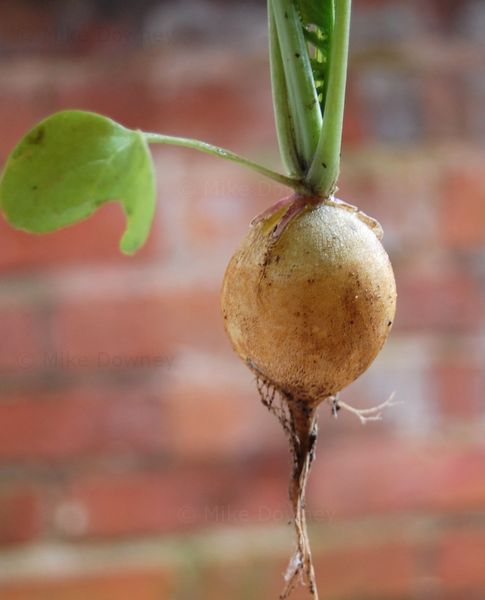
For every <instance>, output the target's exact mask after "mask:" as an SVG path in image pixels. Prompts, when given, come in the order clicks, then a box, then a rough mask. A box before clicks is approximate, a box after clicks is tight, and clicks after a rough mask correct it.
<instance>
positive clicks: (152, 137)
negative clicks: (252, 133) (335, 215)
mask: <svg viewBox="0 0 485 600" xmlns="http://www.w3.org/2000/svg"><path fill="white" fill-rule="evenodd" d="M142 135H143V136H144V138H145V140H146V141H147V143H148V144H168V145H171V146H182V147H184V148H192V149H194V150H199V151H200V152H205V153H206V154H211V155H212V156H218V157H219V158H225V159H226V160H231V161H232V162H236V163H238V164H240V165H243V166H245V167H248V168H249V169H251V170H253V171H256V172H257V173H260V174H261V175H264V176H265V177H268V178H269V179H272V180H273V181H277V182H278V183H281V184H283V185H286V186H288V187H290V188H292V189H294V190H295V191H296V192H307V191H308V190H307V188H306V187H305V185H304V184H303V183H302V181H301V180H300V179H295V178H293V177H286V176H285V175H281V174H280V173H276V172H275V171H272V170H271V169H267V168H266V167H263V166H262V165H260V164H258V163H255V162H253V161H252V160H249V159H247V158H244V157H243V156H239V154H235V153H234V152H231V151H230V150H226V149H225V148H219V146H214V145H212V144H208V143H207V142H202V141H200V140H193V139H190V138H183V137H176V136H173V135H164V134H162V133H147V132H142Z"/></svg>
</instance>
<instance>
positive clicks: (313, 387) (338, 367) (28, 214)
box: [0, 0, 396, 599]
mask: <svg viewBox="0 0 485 600" xmlns="http://www.w3.org/2000/svg"><path fill="white" fill-rule="evenodd" d="M350 11H351V0H268V19H269V41H270V64H271V80H272V89H273V102H274V111H275V120H276V129H277V135H278V143H279V148H280V153H281V158H282V161H283V163H284V165H285V167H286V171H287V174H286V175H283V174H280V173H277V172H275V171H272V170H271V169H268V168H266V167H264V166H262V165H259V164H257V163H255V162H253V161H251V160H249V159H246V158H243V157H241V156H239V155H237V154H235V153H234V152H231V151H229V150H226V149H223V148H219V147H217V146H214V145H212V144H208V143H206V142H202V141H199V140H193V139H187V138H180V137H174V136H167V135H164V134H160V133H148V132H142V131H133V130H130V129H127V128H125V127H123V126H122V125H120V124H118V123H115V122H114V121H112V120H111V119H108V118H106V117H103V116H101V115H97V114H94V113H87V112H82V111H64V112H61V113H57V114H55V115H53V116H51V117H49V118H47V119H45V120H44V121H42V122H41V123H39V124H38V125H37V126H36V127H34V128H33V129H32V130H31V131H30V132H29V133H28V134H27V135H26V136H25V137H24V138H23V139H22V140H21V141H20V142H19V144H18V145H17V146H16V148H15V149H14V150H13V152H12V153H11V155H10V156H9V158H8V160H7V164H6V166H5V170H4V172H3V174H2V178H1V181H0V207H1V209H2V211H3V213H4V214H5V216H6V218H7V220H8V221H9V222H10V223H11V224H12V225H13V226H14V227H17V228H20V229H24V230H26V231H30V232H34V233H45V232H48V231H53V230H55V229H59V228H60V227H64V226H66V225H69V224H71V223H74V222H76V221H79V220H81V219H83V218H86V217H87V216H89V215H90V214H91V213H92V212H94V211H95V210H96V209H97V208H98V207H99V206H100V205H101V204H103V203H105V202H108V201H111V200H113V199H117V200H118V201H119V202H121V204H122V207H123V209H124V211H125V213H126V217H127V228H126V232H125V234H124V236H123V238H122V240H121V249H122V251H123V252H125V253H127V254H132V253H134V252H135V251H136V250H137V249H138V248H139V247H140V246H141V245H142V244H143V243H144V241H145V239H146V237H147V235H148V232H149V230H150V226H151V222H152V219H153V212H154V206H155V183H154V169H153V165H152V162H151V156H150V153H149V150H148V145H149V144H174V145H178V146H183V147H187V148H193V149H196V150H200V151H202V152H206V153H209V154H212V155H214V156H218V157H221V158H225V159H227V160H231V161H235V162H238V163H239V164H242V165H243V166H246V167H248V168H250V169H253V170H255V171H257V172H258V173H260V174H262V175H263V176H266V177H269V178H271V179H273V180H275V181H278V182H279V183H283V184H284V185H287V186H288V187H289V188H291V189H292V190H293V194H292V195H291V196H289V197H287V198H284V199H283V200H280V201H279V202H277V203H276V204H274V205H273V206H272V207H270V208H269V209H268V210H266V211H265V212H264V213H263V214H261V215H260V216H259V217H256V218H255V219H254V221H253V223H252V224H251V227H250V229H249V231H248V233H247V235H246V236H245V237H244V239H243V240H242V242H241V244H240V246H239V248H238V249H237V250H236V252H235V254H234V256H233V257H232V259H231V261H230V263H229V265H228V267H227V271H226V274H225V277H224V282H223V286H222V293H221V304H222V313H223V316H224V323H225V328H226V331H227V333H228V335H229V338H230V340H231V342H232V345H233V347H234V349H235V351H236V352H237V353H238V355H239V356H240V357H241V359H242V360H243V361H244V362H245V363H246V364H247V366H248V367H249V368H250V369H251V371H252V372H253V374H254V375H255V377H256V383H257V388H258V391H259V394H260V396H261V399H262V401H263V403H264V404H265V405H266V406H267V407H268V408H269V409H270V410H271V412H273V413H274V414H275V415H276V416H277V417H278V419H279V420H280V422H281V424H282V426H283V428H284V431H285V432H286V434H287V435H288V438H289V442H290V449H291V452H292V455H293V473H292V477H291V480H290V500H291V505H292V509H293V513H294V525H295V529H296V534H297V548H296V551H295V554H294V555H293V558H292V559H291V561H290V564H289V567H288V571H287V573H286V585H285V588H284V591H283V593H282V595H281V598H283V599H285V598H287V597H288V596H289V594H290V592H291V591H292V590H293V588H294V586H295V584H296V582H297V581H298V579H299V578H300V579H301V580H302V582H303V583H304V584H307V585H308V588H309V590H310V592H311V594H312V595H313V596H314V597H315V598H317V597H318V593H317V588H316V584H315V574H314V570H313V565H312V558H311V551H310V547H309V543H308V535H307V528H306V521H305V510H304V506H305V486H306V481H307V478H308V474H309V470H310V466H311V463H312V461H313V459H314V457H315V448H316V440H317V410H318V407H319V405H321V404H322V403H323V402H327V403H329V404H330V406H331V409H332V412H333V414H334V415H336V414H337V411H338V410H339V409H341V408H343V409H346V410H348V411H350V412H352V413H354V414H356V415H357V416H358V417H359V418H360V420H361V421H362V422H366V421H367V420H372V419H378V418H379V417H380V413H381V411H382V409H383V408H384V407H385V406H388V405H390V404H392V398H390V399H389V400H388V401H387V402H384V403H383V404H381V405H379V406H376V407H374V408H372V409H367V410H358V409H356V408H353V407H352V406H349V405H347V404H346V403H344V402H342V401H341V400H340V399H339V398H338V396H337V394H338V393H339V392H340V390H342V389H343V388H344V387H345V386H347V385H348V384H350V383H351V382H352V381H354V380H355V379H356V378H357V377H358V376H359V375H360V374H361V373H363V372H364V371H365V370H366V369H367V368H368V366H369V365H370V364H371V362H372V361H373V360H374V358H375V357H376V356H377V354H378V352H379V350H380V349H381V348H382V346H383V344H384V342H385V341H386V338H387V336H388V334H389V331H390V329H391V326H392V323H393V321H394V313H395V307H396V287H395V281H394V275H393V271H392V267H391V264H390V262H389V258H388V256H387V254H386V252H385V250H384V248H383V246H382V244H381V241H380V240H381V238H382V229H381V227H380V226H379V224H378V223H377V221H375V220H374V219H372V218H371V217H369V216H367V215H365V214H364V213H363V212H361V211H360V210H359V209H358V208H356V207H355V206H352V205H350V204H347V203H346V202H343V201H341V200H338V199H337V198H336V197H335V193H336V191H337V179H338V176H339V169H340V149H341V137H342V124H343V110H344V98H345V85H346V72H347V54H348V40H349V26H350Z"/></svg>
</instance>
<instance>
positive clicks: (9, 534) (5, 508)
mask: <svg viewBox="0 0 485 600" xmlns="http://www.w3.org/2000/svg"><path fill="white" fill-rule="evenodd" d="M40 519H41V514H40V504H39V499H38V496H37V494H36V493H35V492H34V491H33V490H32V489H30V488H27V487H25V488H16V487H11V488H9V489H7V488H4V489H2V490H0V544H12V543H20V542H22V543H23V542H28V541H31V540H33V539H34V538H35V537H37V535H38V534H39V532H40Z"/></svg>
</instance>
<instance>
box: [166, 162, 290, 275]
mask: <svg viewBox="0 0 485 600" xmlns="http://www.w3.org/2000/svg"><path fill="white" fill-rule="evenodd" d="M183 166H184V168H185V169H186V170H187V171H190V177H187V178H182V180H181V181H180V182H177V183H179V184H180V185H178V184H177V187H175V189H174V191H173V195H174V196H173V197H175V198H178V201H179V202H181V201H182V200H183V207H184V213H183V218H184V221H183V227H181V231H180V233H179V235H180V236H184V239H185V244H184V249H185V250H190V251H191V252H192V253H193V254H194V256H196V257H198V258H199V257H200V256H201V254H207V252H211V254H210V259H211V261H213V262H215V261H216V260H218V258H219V256H220V255H221V254H222V255H223V256H222V257H221V263H220V278H221V279H222V275H223V272H224V268H225V266H226V263H227V262H228V260H229V258H230V256H231V255H232V253H233V252H234V251H235V250H236V247H237V246H238V245H239V243H240V240H241V239H242V237H243V236H244V235H245V234H246V232H247V230H248V228H249V224H250V222H251V220H252V219H253V218H254V217H255V216H256V215H258V214H259V213H261V212H262V211H263V210H266V208H268V207H269V206H270V205H271V204H274V203H275V202H276V201H278V200H279V199H280V198H282V197H284V196H287V195H288V193H289V191H288V189H287V188H284V187H283V186H281V185H279V184H276V183H273V182H271V181H268V180H266V179H265V178H262V177H260V176H258V175H254V174H251V173H248V172H247V171H246V170H244V169H241V168H238V167H237V166H234V165H229V164H227V163H224V162H222V161H211V160H210V159H206V158H202V159H200V158H199V157H198V156H193V157H191V158H190V159H185V160H184V163H183Z"/></svg>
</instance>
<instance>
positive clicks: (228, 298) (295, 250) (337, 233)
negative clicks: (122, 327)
mask: <svg viewBox="0 0 485 600" xmlns="http://www.w3.org/2000/svg"><path fill="white" fill-rule="evenodd" d="M381 237H382V230H381V228H380V226H379V224H378V223H377V222H376V221H374V220H373V219H371V218H370V217H368V216H367V215H365V214H364V213H362V212H360V211H358V210H357V209H356V208H355V207H353V206H351V205H349V204H346V203H343V202H341V201H338V200H336V199H333V198H332V199H327V200H322V199H318V198H312V197H308V196H307V197H305V196H298V195H294V196H292V197H291V198H290V199H289V200H286V201H282V202H280V203H278V204H277V205H275V207H273V209H270V210H269V211H266V212H265V213H263V215H262V216H261V217H259V218H257V219H256V220H255V221H253V224H252V225H251V227H250V229H249V231H248V233H247V235H246V236H245V237H244V238H243V240H242V242H241V244H240V246H239V248H238V249H237V250H236V252H235V254H234V256H233V257H232V258H231V260H230V262H229V265H228V267H227V270H226V273H225V277H224V281H223V286H222V295H221V302H222V312H223V316H224V323H225V328H226V331H227V333H228V335H229V337H230V339H231V342H232V345H233V347H234V349H235V351H236V352H237V353H238V355H239V356H240V357H241V359H242V360H243V361H245V363H246V364H247V365H248V366H249V367H250V368H251V369H252V371H253V372H254V373H255V375H256V377H257V380H258V388H259V391H260V394H261V398H262V400H263V402H264V403H265V404H266V405H267V406H268V408H270V409H271V410H272V411H273V412H274V413H275V414H276V415H277V416H278V417H279V419H280V421H281V423H282V425H283V427H284V429H285V431H286V433H287V435H288V437H289V441H290V448H291V451H292V455H293V461H294V466H293V473H292V478H291V482H290V500H291V504H292V509H293V513H294V524H295V528H296V534H297V550H296V552H295V555H294V556H293V558H292V560H291V562H290V566H289V569H288V572H287V574H286V580H287V584H286V588H285V591H284V593H283V594H282V596H281V597H282V598H286V597H287V596H288V595H289V593H290V592H291V590H292V588H293V586H294V584H295V583H296V580H297V577H298V575H303V577H304V579H305V580H306V582H307V583H308V585H309V588H310V591H311V592H312V594H314V595H315V594H316V586H315V578H314V572H313V566H312V560H311V553H310V548H309V544H308V537H307V532H306V522H305V513H304V496H305V485H306V481H307V477H308V473H309V469H310V466H311V462H312V460H313V456H314V453H315V444H316V438H317V424H316V415H317V407H318V406H319V404H320V403H322V402H324V401H328V400H330V401H332V402H336V399H335V396H336V394H337V392H339V391H340V390H342V389H343V388H344V387H345V386H347V385H348V384H350V383H351V382H352V381H354V380H355V379H356V378H357V377H358V376H359V375H360V374H361V373H363V372H364V371H365V370H366V369H367V367H368V366H369V365H370V364H371V362H372V361H373V360H374V358H375V357H376V356H377V354H378V352H379V350H380V349H381V348H382V346H383V344H384V342H385V341H386V338H387V336H388V334H389V331H390V329H391V326H392V323H393V320H394V313H395V308H396V286H395V281H394V274H393V270H392V267H391V263H390V261H389V258H388V256H387V254H386V252H385V250H384V248H383V247H382V244H381V242H380V238H381ZM333 406H334V407H335V406H336V407H338V404H334V405H333Z"/></svg>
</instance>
